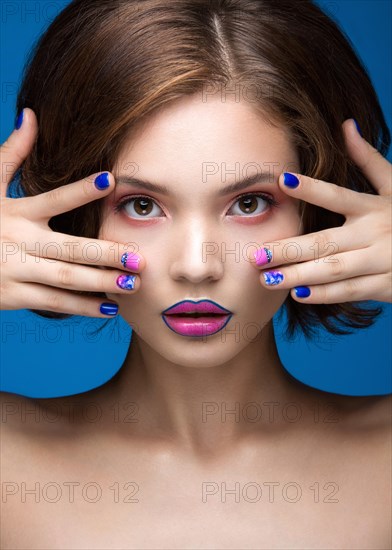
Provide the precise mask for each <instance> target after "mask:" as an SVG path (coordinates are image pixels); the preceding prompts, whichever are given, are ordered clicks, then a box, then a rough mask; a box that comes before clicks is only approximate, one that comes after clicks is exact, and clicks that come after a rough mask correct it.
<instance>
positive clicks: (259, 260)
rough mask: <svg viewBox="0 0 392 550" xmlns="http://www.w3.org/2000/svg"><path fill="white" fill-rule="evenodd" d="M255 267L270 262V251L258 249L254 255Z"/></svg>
mask: <svg viewBox="0 0 392 550" xmlns="http://www.w3.org/2000/svg"><path fill="white" fill-rule="evenodd" d="M254 257H255V260H256V264H257V265H265V264H269V263H271V262H272V251H271V250H270V249H269V248H259V249H258V250H256V252H255V253H254Z"/></svg>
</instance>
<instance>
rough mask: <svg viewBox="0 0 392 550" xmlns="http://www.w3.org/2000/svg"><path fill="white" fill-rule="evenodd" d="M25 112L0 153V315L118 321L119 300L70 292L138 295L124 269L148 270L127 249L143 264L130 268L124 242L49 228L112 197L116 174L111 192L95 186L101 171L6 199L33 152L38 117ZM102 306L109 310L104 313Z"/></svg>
mask: <svg viewBox="0 0 392 550" xmlns="http://www.w3.org/2000/svg"><path fill="white" fill-rule="evenodd" d="M23 112H24V117H23V123H22V126H21V127H20V128H19V129H15V130H14V131H13V132H12V133H11V135H10V136H9V138H8V139H7V141H6V142H5V143H4V144H3V145H2V146H1V148H0V154H1V157H0V161H1V166H0V168H1V182H0V183H1V189H0V197H1V198H0V203H1V235H0V240H1V293H0V296H1V309H24V308H26V309H37V310H43V311H55V312H60V313H68V314H73V315H84V316H87V317H103V318H107V316H108V315H110V316H113V315H115V314H116V313H117V310H118V306H117V304H115V302H109V301H105V300H102V299H101V298H98V297H91V298H90V297H87V296H82V295H80V294H77V293H76V292H73V291H93V292H103V293H119V294H124V293H125V294H127V293H129V292H130V291H131V292H132V293H134V292H137V291H138V289H139V287H140V277H137V276H136V275H130V273H129V271H122V269H123V268H124V269H129V270H130V271H133V272H140V271H142V270H143V269H144V267H145V260H144V259H143V258H142V257H141V256H140V255H139V254H137V255H136V254H132V252H131V251H129V254H128V259H129V260H131V259H132V258H134V260H136V261H137V260H138V263H135V262H134V263H133V264H132V263H130V264H129V265H128V266H125V265H123V263H122V261H121V260H122V259H123V261H124V258H123V254H124V253H125V252H127V247H126V245H123V246H122V247H120V246H119V243H115V242H111V241H103V240H98V239H90V238H89V239H87V238H84V237H75V236H70V235H67V234H63V233H57V232H54V231H52V230H51V228H50V227H49V225H48V222H49V220H50V218H52V217H53V216H56V215H58V214H61V213H63V212H68V211H70V210H73V209H74V208H77V207H79V206H82V205H84V204H87V203H89V202H91V201H95V200H97V199H99V198H102V197H105V196H106V195H108V194H109V193H111V192H112V191H113V190H114V185H115V182H114V178H113V175H112V174H110V173H108V181H109V186H108V187H105V188H104V189H99V188H97V187H96V186H95V184H94V183H95V178H96V177H97V176H99V175H100V174H101V173H99V174H94V175H93V176H90V177H88V178H84V179H83V180H80V181H77V182H75V183H70V184H68V185H64V186H62V187H59V188H58V189H54V190H51V191H48V192H46V193H41V194H39V195H35V196H30V197H22V198H18V199H13V198H8V197H7V196H6V192H7V188H8V185H9V183H10V182H11V180H12V178H13V176H14V174H15V172H16V170H17V169H18V168H19V166H20V165H21V164H22V162H23V161H24V160H25V159H26V157H27V156H28V154H29V152H30V151H31V148H32V145H33V143H34V141H35V138H36V135H37V131H38V123H37V119H36V116H35V113H34V111H32V110H31V109H28V108H25V109H24V111H23ZM103 174H105V172H103ZM104 179H105V178H104V177H103V178H101V179H100V180H101V181H102V180H104ZM101 187H102V186H101ZM67 243H68V244H67ZM86 245H91V246H93V245H95V246H94V250H95V251H96V250H99V251H100V253H101V254H100V258H98V259H89V258H88V257H87V253H84V251H85V250H88V248H87V246H86ZM90 255H91V253H90ZM59 258H60V259H59ZM80 264H91V266H93V265H94V266H110V267H112V268H114V269H110V270H108V269H105V268H104V269H97V268H94V267H89V266H88V265H80ZM119 276H123V277H122V279H121V280H120V281H119V282H124V281H125V282H127V280H126V279H125V277H124V276H129V277H130V278H129V279H128V286H129V287H130V289H129V290H125V289H124V290H123V289H122V288H120V287H119V286H118V285H117V283H116V281H117V278H118V277H119ZM61 289H66V290H61ZM102 303H104V304H106V305H107V307H103V308H101V305H102Z"/></svg>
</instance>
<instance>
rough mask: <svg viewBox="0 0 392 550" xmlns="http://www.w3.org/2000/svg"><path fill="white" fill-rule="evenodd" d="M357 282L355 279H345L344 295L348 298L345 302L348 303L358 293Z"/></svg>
mask: <svg viewBox="0 0 392 550" xmlns="http://www.w3.org/2000/svg"><path fill="white" fill-rule="evenodd" d="M358 286H359V285H358V282H357V281H356V280H355V279H347V281H345V289H344V292H345V295H347V296H348V298H349V299H348V300H345V301H346V302H350V301H352V300H354V299H355V297H356V295H357V292H358Z"/></svg>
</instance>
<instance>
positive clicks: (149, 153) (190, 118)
mask: <svg viewBox="0 0 392 550" xmlns="http://www.w3.org/2000/svg"><path fill="white" fill-rule="evenodd" d="M235 99H236V98H233V99H231V98H230V97H227V98H222V95H221V94H214V95H213V96H212V95H211V96H207V97H204V96H203V95H202V94H201V93H200V94H199V93H197V94H194V95H192V96H185V97H182V98H180V99H178V100H176V101H174V102H172V103H171V104H169V105H166V106H164V107H163V108H162V109H160V110H159V111H158V112H156V113H154V114H153V115H152V116H151V117H149V118H148V119H147V120H146V121H143V123H142V124H141V125H140V127H139V128H138V129H137V130H136V131H135V132H133V133H132V137H131V138H130V139H129V140H128V141H127V142H126V144H125V146H124V147H123V149H122V151H121V154H120V156H119V159H118V161H117V163H116V168H115V171H116V173H117V174H119V173H121V174H126V173H128V174H129V175H133V176H134V175H136V174H135V169H136V170H137V169H138V168H139V167H140V168H142V169H143V174H144V175H146V176H147V173H146V171H147V172H151V171H152V172H153V173H154V177H155V179H157V177H158V176H159V179H161V180H166V179H168V178H170V179H173V176H174V172H175V174H177V176H181V175H182V176H183V177H186V175H188V176H189V174H192V176H193V177H194V176H195V175H197V174H199V175H201V174H202V173H204V174H205V173H206V168H207V173H208V172H210V173H214V175H215V177H216V178H217V179H220V180H221V181H227V180H230V181H233V180H234V179H239V178H238V175H240V176H244V175H246V174H245V173H244V170H245V171H248V172H252V171H256V170H257V169H259V170H260V169H262V170H265V169H270V171H275V170H276V171H277V172H280V171H282V168H283V166H282V165H283V164H285V163H287V162H294V161H295V160H296V152H295V150H294V148H293V147H292V145H291V141H290V135H289V133H288V131H287V129H286V128H285V127H284V126H283V125H281V124H279V125H277V123H276V122H274V123H272V122H270V121H269V120H268V116H266V115H264V113H263V112H260V111H258V110H256V108H255V106H254V105H252V103H250V102H248V101H246V100H244V99H241V100H240V101H236V100H235ZM230 170H231V171H232V175H231V176H230ZM236 171H237V172H238V171H240V174H236V173H235V172H236ZM225 173H226V174H227V177H225V175H224V174H225Z"/></svg>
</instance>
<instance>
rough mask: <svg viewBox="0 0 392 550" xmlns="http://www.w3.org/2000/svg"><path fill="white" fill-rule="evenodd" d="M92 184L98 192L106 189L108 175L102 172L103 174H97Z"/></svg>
mask: <svg viewBox="0 0 392 550" xmlns="http://www.w3.org/2000/svg"><path fill="white" fill-rule="evenodd" d="M94 183H95V187H96V188H97V189H99V190H100V191H103V190H104V189H107V188H108V187H109V185H110V181H109V174H108V173H107V172H104V173H103V174H99V176H97V177H96V178H95V180H94Z"/></svg>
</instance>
